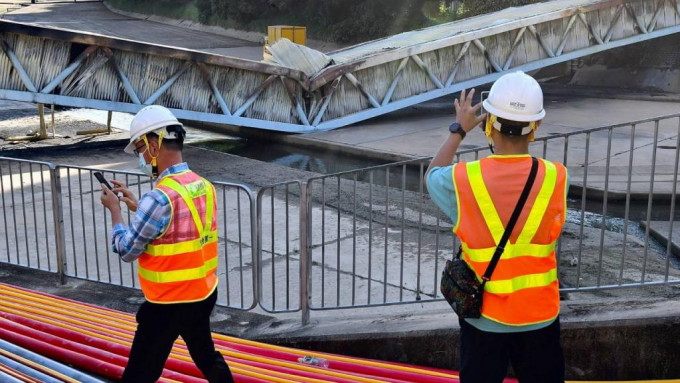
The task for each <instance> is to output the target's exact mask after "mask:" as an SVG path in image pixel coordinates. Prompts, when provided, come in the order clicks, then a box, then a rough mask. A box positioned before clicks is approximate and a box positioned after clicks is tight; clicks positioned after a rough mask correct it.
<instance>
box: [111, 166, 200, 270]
mask: <svg viewBox="0 0 680 383" xmlns="http://www.w3.org/2000/svg"><path fill="white" fill-rule="evenodd" d="M187 170H189V166H188V165H187V164H186V162H182V163H181V164H176V165H173V166H171V167H169V168H167V169H165V171H164V172H163V173H161V174H160V175H159V176H158V179H159V180H160V179H162V178H163V177H165V176H167V175H170V174H177V173H181V172H184V171H187ZM171 217H172V207H171V206H170V201H169V200H168V197H167V196H166V195H165V194H163V193H162V192H161V191H160V190H158V189H153V190H151V191H150V192H148V193H146V194H144V195H143V196H142V198H141V199H140V200H139V203H138V205H137V212H136V214H135V216H134V218H133V219H132V222H130V226H129V227H125V225H123V224H120V223H119V224H117V225H115V226H114V227H113V232H112V233H111V246H112V248H113V252H114V253H118V255H119V256H120V258H121V259H122V260H123V261H125V262H132V261H134V260H135V259H137V258H139V256H140V255H141V254H142V253H143V252H144V250H145V249H146V246H147V245H148V244H150V243H151V242H152V241H153V240H154V239H156V238H158V237H159V236H160V235H161V234H162V233H163V232H165V230H166V229H167V228H168V225H169V224H170V218H171Z"/></svg>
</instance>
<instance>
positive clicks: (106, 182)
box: [92, 172, 113, 190]
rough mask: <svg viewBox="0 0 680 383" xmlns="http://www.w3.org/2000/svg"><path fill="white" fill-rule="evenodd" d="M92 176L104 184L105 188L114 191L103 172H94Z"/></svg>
mask: <svg viewBox="0 0 680 383" xmlns="http://www.w3.org/2000/svg"><path fill="white" fill-rule="evenodd" d="M92 175H94V177H95V178H96V179H97V180H98V181H99V183H100V184H104V186H106V187H107V188H109V190H113V188H112V187H111V184H109V181H107V180H106V178H104V175H103V174H102V172H94V173H92Z"/></svg>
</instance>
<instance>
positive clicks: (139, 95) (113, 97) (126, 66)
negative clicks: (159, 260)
mask: <svg viewBox="0 0 680 383" xmlns="http://www.w3.org/2000/svg"><path fill="white" fill-rule="evenodd" d="M555 3H563V4H565V5H564V6H562V7H561V8H555V7H554V6H553V7H552V8H550V9H547V10H545V11H544V12H542V10H543V9H546V8H545V7H542V6H541V5H540V4H537V5H535V6H527V7H523V8H519V10H521V11H522V13H521V14H520V16H518V17H514V18H512V19H509V20H507V21H504V22H496V23H490V26H486V25H484V26H482V27H478V28H471V29H470V30H467V31H465V32H456V28H460V27H461V24H460V23H450V24H447V25H444V26H438V27H436V28H438V29H439V30H443V29H445V28H451V31H453V32H451V33H449V35H448V36H446V37H444V38H436V39H432V40H425V41H419V42H417V43H414V44H411V45H408V44H406V45H402V46H399V47H396V48H391V49H377V50H376V51H374V52H369V53H368V54H364V55H361V56H358V55H357V57H355V58H350V59H346V58H347V57H352V54H353V53H355V52H354V51H356V50H361V49H364V48H366V46H370V45H371V44H373V43H367V44H363V45H362V46H358V47H357V48H349V49H347V50H342V51H338V52H336V53H332V54H330V56H331V57H333V58H334V59H336V61H337V62H340V63H338V64H334V65H331V66H329V67H327V68H325V69H323V70H321V71H320V72H318V73H316V74H314V75H313V76H307V75H305V74H304V73H303V72H302V71H299V70H296V69H294V68H285V67H282V66H276V65H273V64H268V63H264V62H255V61H249V60H242V59H236V58H230V57H224V56H217V55H211V54H206V53H202V52H197V51H191V50H185V49H179V48H172V47H164V46H156V45H150V44H144V43H140V42H135V41H129V40H123V39H114V38H110V37H106V36H99V35H90V34H83V33H79V32H74V31H65V30H60V29H54V28H43V27H38V26H34V25H26V24H21V23H14V22H8V21H3V22H0V48H1V49H2V51H3V52H4V54H0V98H5V99H12V100H19V101H32V102H38V103H46V104H57V105H65V106H75V107H88V108H96V109H104V110H113V111H122V112H130V113H134V112H136V111H138V110H139V109H141V108H142V107H143V106H144V105H149V104H161V105H164V106H166V107H168V108H170V109H171V110H173V112H175V113H176V115H177V116H178V117H179V118H182V119H186V120H192V121H204V122H212V123H217V124H228V125H239V126H248V127H255V128H261V129H268V130H276V131H283V132H295V133H305V132H313V131H319V130H329V129H335V128H338V127H341V126H345V125H349V124H352V123H355V122H358V121H362V120H365V119H368V118H371V117H375V116H378V115H381V114H385V113H388V112H391V111H394V110H397V109H401V108H404V107H407V106H410V105H414V104H418V103H421V102H424V101H427V100H431V99H434V98H437V97H441V96H444V95H447V94H451V93H454V92H457V91H460V90H462V89H465V88H469V87H473V86H478V85H480V84H484V83H489V82H492V81H494V80H495V79H497V78H498V77H500V76H501V75H502V74H503V73H505V72H507V71H513V70H525V71H530V70H535V69H539V68H542V67H546V66H549V65H553V64H556V63H560V62H564V61H569V60H572V59H574V58H578V57H582V56H586V55H590V54H593V53H597V52H601V51H605V50H608V49H613V48H617V47H621V46H625V45H628V44H634V43H637V42H640V41H645V40H649V39H653V38H658V37H661V36H665V35H669V34H672V33H677V32H680V0H591V1H588V0H581V1H580V3H579V4H577V5H570V3H576V2H566V1H563V2H555ZM546 4H550V3H546ZM514 12H515V14H516V13H517V12H518V11H517V10H515V11H514ZM500 15H502V14H500ZM487 17H489V18H490V19H493V17H494V15H487ZM423 32H424V33H427V29H426V30H424V31H423ZM395 38H398V36H395ZM385 41H386V44H387V45H389V42H390V41H391V40H390V38H388V39H385Z"/></svg>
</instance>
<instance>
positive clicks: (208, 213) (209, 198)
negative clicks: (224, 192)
mask: <svg viewBox="0 0 680 383" xmlns="http://www.w3.org/2000/svg"><path fill="white" fill-rule="evenodd" d="M201 181H202V182H203V184H204V185H205V188H206V190H205V225H204V226H203V233H202V234H203V235H205V234H206V233H207V232H209V231H210V230H212V219H213V214H214V208H215V204H214V203H213V198H214V197H213V195H214V194H215V189H213V185H212V184H211V183H210V182H208V180H206V179H204V178H202V179H201Z"/></svg>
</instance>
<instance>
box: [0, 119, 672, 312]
mask: <svg viewBox="0 0 680 383" xmlns="http://www.w3.org/2000/svg"><path fill="white" fill-rule="evenodd" d="M679 148H680V114H676V115H671V116H664V117H658V118H652V119H646V120H641V121H634V122H630V123H625V124H618V125H613V126H606V127H598V128H593V129H586V130H581V131H577V132H571V133H564V134H557V135H551V136H548V137H542V138H538V139H537V140H536V141H535V142H534V143H533V144H532V145H531V146H530V152H531V153H532V154H533V155H535V156H540V157H542V158H546V159H549V160H552V161H558V162H561V163H564V164H565V165H566V166H567V167H568V169H569V181H570V185H571V186H570V192H569V197H568V199H567V204H568V211H567V217H566V223H565V226H564V230H563V235H562V237H561V239H560V240H559V241H558V247H557V258H558V272H559V278H560V283H561V289H562V291H566V292H569V291H592V290H603V289H613V288H624V287H625V288H629V287H636V286H649V285H671V284H677V283H680V270H679V269H680V260H679V259H678V255H679V254H680V248H679V247H678V245H677V244H674V243H673V241H672V240H668V239H669V238H673V234H674V231H677V229H676V227H675V220H677V219H678V217H679V216H680V214H679V213H678V211H677V209H676V194H677V184H678V166H679V160H680V150H679ZM487 150H488V149H486V148H475V149H471V150H465V151H460V152H458V153H457V155H456V161H471V160H475V159H478V158H481V157H482V156H485V155H486V154H487V152H486V151H487ZM428 161H429V159H417V160H412V161H404V162H398V163H393V164H388V165H381V166H375V167H370V168H366V169H360V170H356V171H349V172H342V173H336V174H331V175H324V176H319V177H314V178H310V179H307V180H304V181H291V182H286V183H281V184H276V185H272V186H267V187H264V188H261V189H260V190H259V191H258V193H257V195H255V194H254V193H253V192H252V191H251V189H250V188H248V187H246V186H243V185H238V184H230V183H222V182H214V185H215V187H216V190H217V200H218V208H219V210H218V215H217V217H218V226H219V230H220V233H219V241H220V242H219V243H220V256H221V257H222V258H221V261H220V270H218V274H219V278H220V286H221V287H220V292H221V294H220V302H219V303H220V304H221V305H225V306H229V307H234V308H238V309H243V310H250V309H253V308H255V307H256V306H257V305H259V306H260V307H261V308H262V309H263V310H265V311H267V312H274V313H275V312H296V311H301V312H302V318H303V322H305V323H306V321H308V320H309V315H310V311H311V310H325V309H337V308H352V307H367V306H379V305H392V304H406V303H413V302H422V301H434V300H440V299H441V295H440V293H439V277H440V273H441V268H442V267H443V266H442V265H443V264H444V263H445V261H446V259H448V258H451V257H452V255H453V251H454V249H457V247H458V241H457V239H456V238H455V236H454V235H452V233H451V229H452V227H453V224H452V222H451V221H450V219H449V218H448V217H445V216H444V215H443V214H442V213H441V211H440V209H439V208H438V207H437V206H435V204H434V203H433V202H432V201H431V200H430V198H429V196H428V194H427V192H426V190H425V189H424V186H423V183H422V179H423V175H424V172H425V169H426V166H427V163H428ZM94 170H99V171H103V172H104V173H105V176H106V177H107V178H113V179H118V180H120V181H122V182H124V183H125V184H127V185H129V186H130V187H132V188H133V190H135V191H136V192H137V193H138V194H140V195H141V194H142V193H144V192H146V191H148V190H150V188H151V182H150V181H149V179H148V178H147V177H145V176H141V175H140V174H137V173H131V172H123V171H117V170H116V171H113V170H102V169H95V168H87V167H78V166H62V165H60V166H54V165H52V164H50V163H46V162H38V161H27V160H19V159H11V158H5V157H0V178H1V180H2V182H0V195H1V200H0V202H2V217H0V219H1V220H2V221H1V225H2V228H3V231H2V232H1V233H0V262H6V263H10V264H16V265H21V266H25V267H29V268H35V269H40V270H46V271H50V272H55V273H59V274H60V275H61V276H62V279H65V277H67V276H68V277H74V278H80V279H87V280H93V281H98V282H104V283H111V284H116V285H121V286H128V287H137V286H136V282H135V274H136V272H135V265H134V263H133V264H125V263H122V262H120V261H119V258H118V256H117V255H116V254H113V253H112V252H111V250H110V243H109V241H110V239H109V231H110V229H109V228H110V224H109V223H108V217H107V214H106V211H105V210H104V209H103V207H102V206H101V204H100V203H99V201H97V198H98V196H99V193H98V190H99V185H98V184H97V182H96V181H94V180H93V178H92V174H91V173H92V171H94ZM130 218H131V215H130V214H129V213H128V219H130Z"/></svg>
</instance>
